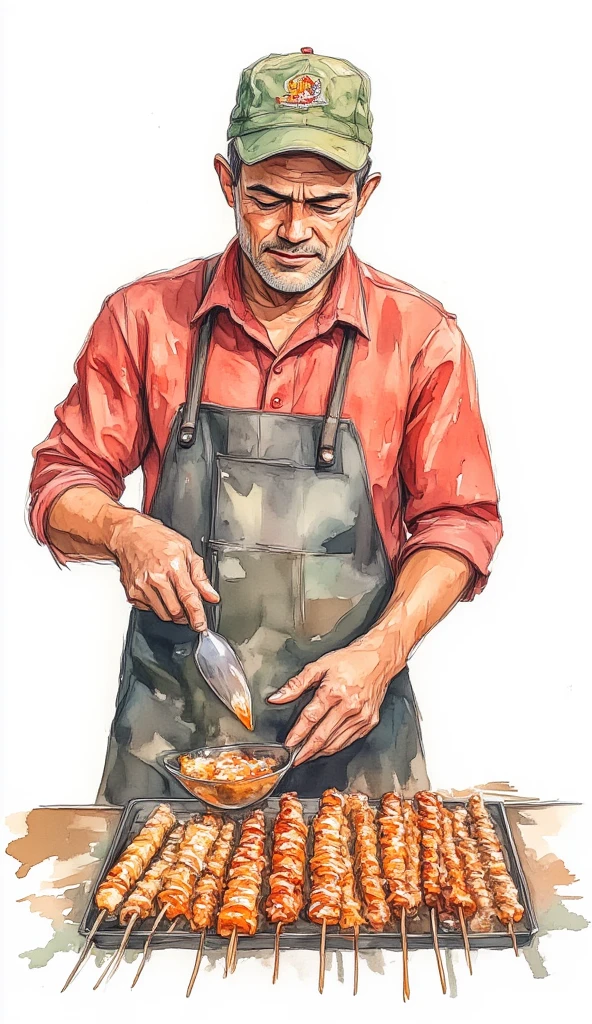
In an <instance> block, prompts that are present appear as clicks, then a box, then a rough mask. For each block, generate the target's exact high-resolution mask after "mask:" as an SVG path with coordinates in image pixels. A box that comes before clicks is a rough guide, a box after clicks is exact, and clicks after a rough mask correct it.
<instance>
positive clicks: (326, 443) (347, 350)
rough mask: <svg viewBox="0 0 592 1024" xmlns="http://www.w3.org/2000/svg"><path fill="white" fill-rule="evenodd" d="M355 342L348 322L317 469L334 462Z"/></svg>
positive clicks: (322, 435)
mask: <svg viewBox="0 0 592 1024" xmlns="http://www.w3.org/2000/svg"><path fill="white" fill-rule="evenodd" d="M355 342H356V329H355V327H352V325H351V324H348V325H347V326H346V327H345V330H344V334H343V341H342V343H341V348H340V350H339V357H338V362H337V366H336V368H335V376H334V377H333V385H332V389H331V397H330V399H329V405H328V408H327V412H326V413H325V418H324V420H323V427H322V430H321V438H320V441H319V448H318V451H317V468H319V469H323V468H324V469H327V468H329V467H330V466H332V465H333V463H334V462H335V442H336V440H337V430H338V428H339V421H340V419H341V412H342V410H343V401H344V399H345V389H346V386H347V378H348V374H349V368H350V366H351V361H352V356H353V354H354V345H355Z"/></svg>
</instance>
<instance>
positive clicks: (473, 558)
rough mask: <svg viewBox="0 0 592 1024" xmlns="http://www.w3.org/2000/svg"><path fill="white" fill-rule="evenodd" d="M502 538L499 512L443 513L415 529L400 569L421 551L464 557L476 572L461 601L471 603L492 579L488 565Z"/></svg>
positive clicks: (420, 523) (402, 557)
mask: <svg viewBox="0 0 592 1024" xmlns="http://www.w3.org/2000/svg"><path fill="white" fill-rule="evenodd" d="M501 535H502V525H501V521H500V518H499V515H498V514H497V512H490V511H486V510H484V511H483V512H482V513H476V512H468V511H467V512H463V511H461V510H454V511H453V510H449V509H446V510H442V511H440V512H437V513H435V512H434V513H431V514H430V515H429V516H425V517H424V516H422V517H421V518H420V519H418V520H416V521H415V523H414V524H413V527H412V536H411V537H410V538H409V540H408V541H406V543H405V544H404V545H403V548H402V550H401V554H400V556H399V569H400V567H401V565H402V564H403V562H404V561H406V560H407V558H409V556H410V555H412V554H413V553H414V552H415V551H419V550H421V549H422V548H440V549H441V550H443V551H454V552H455V553H456V554H458V555H463V556H464V557H465V558H466V559H467V561H468V562H469V563H470V564H471V566H472V568H473V575H472V579H471V581H470V583H469V585H468V586H467V588H466V590H465V591H464V593H463V595H462V597H461V601H472V600H473V598H474V597H475V595H476V594H480V593H481V591H482V590H483V589H484V587H485V585H486V583H487V580H488V579H489V565H490V562H491V559H492V557H493V553H494V551H495V549H496V547H497V544H498V542H499V540H500V538H501Z"/></svg>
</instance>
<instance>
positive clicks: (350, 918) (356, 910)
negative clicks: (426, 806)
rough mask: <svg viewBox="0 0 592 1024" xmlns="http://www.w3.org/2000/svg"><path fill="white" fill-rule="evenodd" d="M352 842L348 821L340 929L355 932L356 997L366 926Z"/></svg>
mask: <svg viewBox="0 0 592 1024" xmlns="http://www.w3.org/2000/svg"><path fill="white" fill-rule="evenodd" d="M351 842H352V834H351V830H350V827H349V825H348V824H347V821H344V822H343V824H342V826H341V844H342V852H343V867H344V872H343V898H342V904H341V914H340V917H339V927H340V928H342V929H344V930H346V929H348V928H353V932H354V995H357V992H358V974H359V950H358V936H359V934H360V925H361V924H364V923H365V921H364V915H363V914H362V905H361V903H360V900H359V898H358V894H357V892H356V878H355V875H354V865H353V860H352V854H351Z"/></svg>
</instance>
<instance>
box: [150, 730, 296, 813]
mask: <svg viewBox="0 0 592 1024" xmlns="http://www.w3.org/2000/svg"><path fill="white" fill-rule="evenodd" d="M229 750H237V751H239V752H241V753H244V754H245V756H246V757H270V758H273V759H274V761H276V763H277V767H276V768H275V769H274V770H273V771H271V772H268V773H267V774H266V775H258V776H257V778H253V779H239V780H238V781H237V782H224V781H222V780H220V779H195V778H192V777H191V776H190V775H184V774H183V772H182V771H181V770H180V768H179V758H180V757H208V758H210V757H213V758H215V757H218V756H219V755H220V754H223V753H227V752H228V751H229ZM297 753H298V747H292V748H290V747H284V746H283V745H282V744H281V743H229V744H226V746H223V747H197V748H196V749H195V750H180V751H175V752H174V753H172V754H166V755H165V756H164V758H163V763H164V766H165V768H166V769H167V771H169V772H170V773H171V775H173V776H174V777H175V779H176V780H177V782H180V783H181V785H182V786H184V787H185V789H186V790H187V792H188V793H191V795H192V796H195V797H197V798H198V799H199V800H202V801H203V803H204V804H208V805H209V806H210V807H217V808H219V809H220V810H226V811H238V810H240V809H241V808H243V807H250V806H251V804H256V803H259V801H260V800H264V799H265V797H267V796H269V795H270V794H271V793H272V792H273V790H274V789H275V787H276V786H277V785H278V783H279V782H280V780H281V779H283V777H284V775H285V774H286V772H287V771H288V770H289V769H290V768H291V767H292V763H293V761H294V758H295V757H296V754H297Z"/></svg>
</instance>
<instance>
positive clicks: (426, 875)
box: [415, 790, 446, 995]
mask: <svg viewBox="0 0 592 1024" xmlns="http://www.w3.org/2000/svg"><path fill="white" fill-rule="evenodd" d="M415 800H416V803H417V812H418V825H419V828H420V832H421V882H422V888H423V899H424V903H425V904H426V906H427V907H429V910H430V924H431V928H432V939H433V942H434V952H435V954H436V962H437V964H438V974H439V975H440V984H441V986H442V992H443V993H444V995H446V977H445V974H444V968H443V966H442V957H441V955H440V945H439V943H438V919H437V912H438V910H439V909H440V908H441V906H442V900H443V897H442V888H441V874H440V847H441V844H442V829H441V820H440V800H439V797H438V796H437V795H436V794H435V793H430V792H428V791H427V790H424V791H422V792H421V793H416V795H415Z"/></svg>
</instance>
